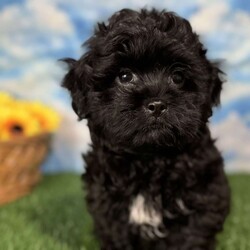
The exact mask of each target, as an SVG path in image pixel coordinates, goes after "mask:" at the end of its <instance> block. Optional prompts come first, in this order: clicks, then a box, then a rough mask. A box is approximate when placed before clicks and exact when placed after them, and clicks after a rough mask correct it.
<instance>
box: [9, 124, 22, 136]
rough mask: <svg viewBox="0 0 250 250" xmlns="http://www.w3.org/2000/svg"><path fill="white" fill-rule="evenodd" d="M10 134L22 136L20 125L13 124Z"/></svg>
mask: <svg viewBox="0 0 250 250" xmlns="http://www.w3.org/2000/svg"><path fill="white" fill-rule="evenodd" d="M11 132H12V133H13V134H17V135H19V134H22V133H23V128H22V127H21V126H20V125H18V124H15V125H13V126H12V127H11Z"/></svg>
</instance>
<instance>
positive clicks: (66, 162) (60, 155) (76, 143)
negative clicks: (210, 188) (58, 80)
mask: <svg viewBox="0 0 250 250" xmlns="http://www.w3.org/2000/svg"><path fill="white" fill-rule="evenodd" d="M54 108H55V109H56V110H57V111H58V112H59V113H60V114H61V116H62V120H61V126H60V127H59V129H58V131H57V133H56V134H55V135H54V138H53V144H52V150H53V154H54V158H53V159H54V161H52V162H50V163H49V164H48V165H47V166H46V165H45V166H44V170H45V171H46V172H54V171H58V170H59V171H63V170H64V171H77V172H83V169H84V162H83V159H82V153H84V152H86V151H87V149H88V146H89V144H90V135H89V129H88V127H87V125H86V122H78V121H77V116H76V115H75V114H74V112H73V111H72V110H71V109H69V108H68V107H66V106H65V105H63V104H62V103H59V102H57V103H54ZM55 159H56V160H55Z"/></svg>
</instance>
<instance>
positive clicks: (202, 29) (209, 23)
mask: <svg viewBox="0 0 250 250" xmlns="http://www.w3.org/2000/svg"><path fill="white" fill-rule="evenodd" d="M228 12H229V5H228V4H226V3H225V2H216V3H214V4H210V5H209V6H207V5H205V6H203V8H202V9H201V10H200V11H199V12H197V13H196V14H194V15H193V16H192V18H191V19H190V22H191V23H192V26H193V28H194V30H195V31H197V32H198V33H199V34H207V33H209V32H213V31H214V30H216V28H217V26H218V25H221V22H222V17H223V16H224V15H226V14H228Z"/></svg>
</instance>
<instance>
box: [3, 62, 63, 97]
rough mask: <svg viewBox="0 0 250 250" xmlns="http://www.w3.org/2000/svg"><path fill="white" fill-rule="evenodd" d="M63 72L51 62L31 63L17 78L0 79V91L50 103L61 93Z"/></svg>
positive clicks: (57, 65)
mask: <svg viewBox="0 0 250 250" xmlns="http://www.w3.org/2000/svg"><path fill="white" fill-rule="evenodd" d="M64 73H65V72H64V71H63V69H62V67H60V65H59V64H57V63H56V62H54V61H53V60H49V59H47V60H41V61H38V62H33V63H31V64H29V65H28V66H27V67H25V68H24V69H23V71H22V73H21V74H20V75H19V76H13V77H12V78H7V79H1V84H0V89H1V90H3V91H7V92H9V93H12V94H13V95H16V96H20V97H22V98H25V99H31V100H34V99H36V100H41V101H45V102H50V101H53V99H55V96H54V95H55V93H58V92H59V91H62V89H61V87H60V81H61V79H62V76H63V74H64Z"/></svg>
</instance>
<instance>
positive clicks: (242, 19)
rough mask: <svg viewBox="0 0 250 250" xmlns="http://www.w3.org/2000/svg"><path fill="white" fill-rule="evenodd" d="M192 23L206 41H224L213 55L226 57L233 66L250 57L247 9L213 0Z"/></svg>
mask: <svg viewBox="0 0 250 250" xmlns="http://www.w3.org/2000/svg"><path fill="white" fill-rule="evenodd" d="M190 22H191V24H192V26H193V27H194V30H195V31H197V32H198V33H199V34H201V35H202V36H203V37H204V38H205V40H206V39H208V38H210V40H211V38H212V39H214V41H213V45H216V43H217V41H218V42H219V41H220V42H221V44H220V48H219V49H218V50H217V51H215V52H214V53H213V54H214V55H215V54H216V56H217V58H224V59H225V60H226V61H227V63H228V64H229V65H230V66H231V67H232V66H234V65H236V64H239V63H240V62H242V61H244V60H247V59H248V58H249V57H250V43H249V41H250V29H249V27H250V16H249V14H248V13H247V12H244V11H242V10H235V9H232V8H231V7H230V3H229V2H227V1H221V2H218V1H216V2H215V1H212V2H210V4H208V5H204V6H202V8H201V9H200V10H199V11H197V12H196V13H195V14H194V15H193V16H192V17H191V18H190Z"/></svg>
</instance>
